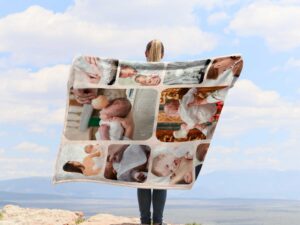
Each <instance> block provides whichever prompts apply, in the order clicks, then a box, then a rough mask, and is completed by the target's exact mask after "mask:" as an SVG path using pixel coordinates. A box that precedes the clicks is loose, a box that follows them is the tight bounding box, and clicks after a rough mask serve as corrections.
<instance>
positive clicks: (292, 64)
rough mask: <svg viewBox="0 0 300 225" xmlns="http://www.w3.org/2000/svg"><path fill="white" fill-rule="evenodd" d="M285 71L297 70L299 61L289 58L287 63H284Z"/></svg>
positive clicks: (299, 67)
mask: <svg viewBox="0 0 300 225" xmlns="http://www.w3.org/2000/svg"><path fill="white" fill-rule="evenodd" d="M284 67H285V68H286V69H289V68H298V69H300V59H296V58H294V57H291V58H289V59H288V61H287V62H286V63H285V66H284Z"/></svg>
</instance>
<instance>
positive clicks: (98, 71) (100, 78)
mask: <svg viewBox="0 0 300 225" xmlns="http://www.w3.org/2000/svg"><path fill="white" fill-rule="evenodd" d="M117 68H118V60H114V59H100V58H99V57H93V56H80V57H77V58H76V59H75V60H74V62H73V70H72V73H74V83H73V87H74V88H85V87H86V88H97V87H100V86H101V85H112V84H114V82H115V80H116V74H117Z"/></svg>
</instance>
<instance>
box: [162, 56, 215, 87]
mask: <svg viewBox="0 0 300 225" xmlns="http://www.w3.org/2000/svg"><path fill="white" fill-rule="evenodd" d="M209 63H210V59H207V60H197V61H192V62H173V63H168V64H167V66H166V73H165V77H164V82H163V84H164V85H176V84H201V83H202V82H203V79H204V75H205V71H206V68H207V67H208V65H209Z"/></svg>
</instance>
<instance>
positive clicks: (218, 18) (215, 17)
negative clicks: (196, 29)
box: [207, 12, 229, 24]
mask: <svg viewBox="0 0 300 225" xmlns="http://www.w3.org/2000/svg"><path fill="white" fill-rule="evenodd" d="M228 18H229V16H228V14H227V13H225V12H216V13H213V14H211V15H209V17H208V18H207V22H208V23H209V24H217V23H219V22H224V21H227V19H228Z"/></svg>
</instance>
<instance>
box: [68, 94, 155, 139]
mask: <svg viewBox="0 0 300 225" xmlns="http://www.w3.org/2000/svg"><path fill="white" fill-rule="evenodd" d="M157 93H158V92H157V91H156V90H152V89H133V88H129V89H108V88H98V89H72V90H71V91H70V93H69V107H68V112H67V118H66V127H65V132H64V134H65V137H66V138H67V139H69V140H146V139H149V138H150V137H151V136H152V135H153V126H154V118H155V116H154V115H155V108H156V105H155V103H156V102H157V101H158V99H157V98H158V94H157Z"/></svg>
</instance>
